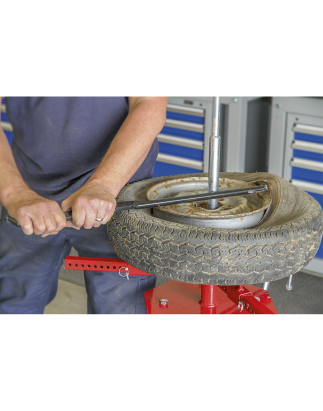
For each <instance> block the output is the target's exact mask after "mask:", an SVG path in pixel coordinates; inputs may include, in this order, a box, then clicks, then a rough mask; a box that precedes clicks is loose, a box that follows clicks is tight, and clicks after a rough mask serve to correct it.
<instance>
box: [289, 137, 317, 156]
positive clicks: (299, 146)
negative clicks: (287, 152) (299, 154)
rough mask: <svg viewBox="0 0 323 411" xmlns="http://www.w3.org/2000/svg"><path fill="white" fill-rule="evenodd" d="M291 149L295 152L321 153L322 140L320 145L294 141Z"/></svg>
mask: <svg viewBox="0 0 323 411" xmlns="http://www.w3.org/2000/svg"><path fill="white" fill-rule="evenodd" d="M292 148H294V149H295V150H302V151H311V152H312V153H323V139H322V144H319V143H308V142H307V141H300V140H295V141H293V143H292Z"/></svg>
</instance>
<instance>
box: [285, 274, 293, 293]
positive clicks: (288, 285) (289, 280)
mask: <svg viewBox="0 0 323 411" xmlns="http://www.w3.org/2000/svg"><path fill="white" fill-rule="evenodd" d="M292 279H293V274H292V275H290V276H289V278H288V282H287V284H286V290H287V291H292V289H293V287H292Z"/></svg>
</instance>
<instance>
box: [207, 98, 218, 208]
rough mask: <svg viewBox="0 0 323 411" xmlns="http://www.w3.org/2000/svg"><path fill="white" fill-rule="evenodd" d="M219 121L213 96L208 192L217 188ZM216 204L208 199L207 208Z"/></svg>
mask: <svg viewBox="0 0 323 411" xmlns="http://www.w3.org/2000/svg"><path fill="white" fill-rule="evenodd" d="M219 121H220V98H219V97H213V122H212V136H211V137H210V151H209V176H208V180H209V186H208V188H209V192H210V193H214V192H217V191H218V189H219V171H220V148H221V137H220V136H219ZM217 206H218V200H217V199H212V200H208V202H207V208H208V209H209V210H214V209H215V208H217Z"/></svg>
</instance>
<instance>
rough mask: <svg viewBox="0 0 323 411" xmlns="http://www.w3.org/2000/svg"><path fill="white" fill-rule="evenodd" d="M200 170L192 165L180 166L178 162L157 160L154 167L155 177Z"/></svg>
mask: <svg viewBox="0 0 323 411" xmlns="http://www.w3.org/2000/svg"><path fill="white" fill-rule="evenodd" d="M198 172H201V171H200V170H196V169H194V168H190V167H183V166H178V165H176V164H167V163H162V162H160V161H156V163H155V167H154V177H162V176H173V175H176V174H187V173H198Z"/></svg>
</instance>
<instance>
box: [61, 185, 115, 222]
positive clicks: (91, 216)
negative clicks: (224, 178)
mask: <svg viewBox="0 0 323 411" xmlns="http://www.w3.org/2000/svg"><path fill="white" fill-rule="evenodd" d="M115 207H116V200H115V197H114V195H113V194H112V193H111V191H110V190H108V189H107V188H106V187H105V186H104V185H103V184H100V182H99V181H88V182H87V183H85V184H84V186H82V187H81V188H80V189H78V190H77V191H76V192H75V193H73V194H72V195H71V196H69V197H68V198H67V199H66V200H64V201H63V202H62V205H61V208H62V210H63V211H70V210H71V211H72V218H73V224H72V222H69V223H67V224H66V226H67V227H68V226H72V225H74V226H76V227H82V226H83V227H84V228H86V229H90V228H92V227H100V225H101V224H106V223H107V222H108V221H109V220H110V218H111V217H112V215H113V213H114V210H115ZM96 219H102V221H97V220H96Z"/></svg>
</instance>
